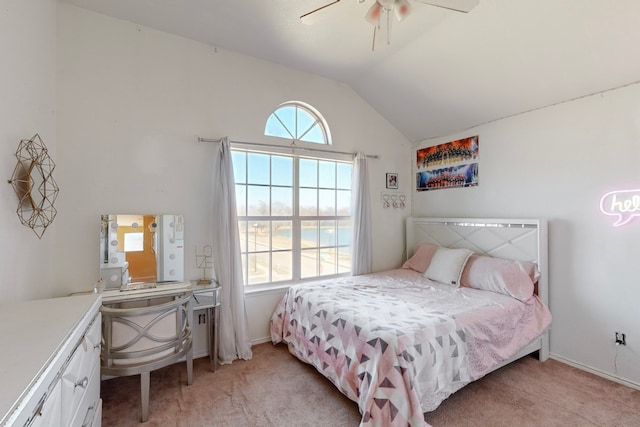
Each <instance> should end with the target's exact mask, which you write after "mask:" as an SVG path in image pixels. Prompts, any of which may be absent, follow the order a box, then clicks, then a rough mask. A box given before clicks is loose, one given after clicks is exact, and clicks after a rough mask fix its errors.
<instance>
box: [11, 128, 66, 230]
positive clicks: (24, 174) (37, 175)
mask: <svg viewBox="0 0 640 427" xmlns="http://www.w3.org/2000/svg"><path fill="white" fill-rule="evenodd" d="M16 158H17V159H18V163H17V164H16V167H15V169H14V170H13V175H12V176H11V179H10V180H9V184H11V186H12V187H13V190H14V191H15V192H16V195H17V196H18V200H19V201H18V209H17V210H16V213H17V214H18V218H20V222H21V223H22V224H23V225H26V226H27V227H29V228H31V229H32V230H33V232H34V233H36V236H38V238H39V239H40V238H42V235H43V234H44V232H45V230H46V229H47V227H48V226H49V224H51V223H52V222H53V219H54V218H55V216H56V213H57V211H56V209H55V208H54V206H53V204H54V203H55V201H56V197H58V192H59V191H60V189H59V188H58V185H57V184H56V181H55V180H54V179H53V175H52V174H53V170H54V169H55V167H56V164H55V163H54V162H53V160H52V159H51V157H50V156H49V153H48V151H47V147H46V146H45V145H44V142H43V141H42V139H41V138H40V135H38V134H35V135H34V136H33V138H31V139H23V140H21V141H20V144H19V145H18V149H17V150H16Z"/></svg>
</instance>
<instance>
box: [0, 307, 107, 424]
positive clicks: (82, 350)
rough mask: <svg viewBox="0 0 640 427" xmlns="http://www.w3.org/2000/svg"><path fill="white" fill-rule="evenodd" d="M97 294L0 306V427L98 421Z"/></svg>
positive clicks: (98, 314) (99, 419) (99, 342)
mask: <svg viewBox="0 0 640 427" xmlns="http://www.w3.org/2000/svg"><path fill="white" fill-rule="evenodd" d="M100 304H101V297H100V295H97V294H87V295H77V296H71V297H65V298H52V299H46V300H34V301H25V302H20V303H16V304H8V305H3V306H0V337H1V338H0V339H1V340H2V341H1V342H2V351H1V352H0V378H2V387H0V426H15V427H23V426H47V427H56V426H63V427H69V426H74V427H75V426H78V427H79V426H83V427H84V426H94V427H95V426H100V422H101V416H102V414H101V410H102V401H101V400H100V345H101V321H100V313H99V308H100Z"/></svg>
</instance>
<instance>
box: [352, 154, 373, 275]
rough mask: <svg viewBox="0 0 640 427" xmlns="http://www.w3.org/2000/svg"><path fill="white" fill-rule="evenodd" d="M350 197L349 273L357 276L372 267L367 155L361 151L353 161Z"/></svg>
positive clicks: (370, 269) (369, 271) (369, 270)
mask: <svg viewBox="0 0 640 427" xmlns="http://www.w3.org/2000/svg"><path fill="white" fill-rule="evenodd" d="M351 198H352V204H351V205H352V207H351V217H352V219H353V233H352V236H353V242H352V253H351V274H353V275H354V276H358V275H360V274H368V273H371V271H372V269H373V237H372V233H371V230H372V227H371V196H370V194H369V171H368V169H367V156H366V154H363V153H358V154H356V158H355V161H354V162H353V176H352V179H351Z"/></svg>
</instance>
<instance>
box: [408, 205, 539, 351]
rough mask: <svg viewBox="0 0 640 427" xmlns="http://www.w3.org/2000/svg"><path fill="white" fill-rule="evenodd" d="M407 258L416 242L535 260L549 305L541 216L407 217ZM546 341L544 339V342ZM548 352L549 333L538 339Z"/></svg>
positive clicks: (413, 249) (497, 255)
mask: <svg viewBox="0 0 640 427" xmlns="http://www.w3.org/2000/svg"><path fill="white" fill-rule="evenodd" d="M406 225H407V227H406V235H407V258H410V257H411V256H412V255H413V254H414V252H415V250H416V248H417V247H418V245H421V244H425V243H430V244H432V245H437V246H443V247H447V248H466V249H469V250H471V251H473V252H475V253H477V254H482V255H490V256H494V257H499V258H506V259H512V260H519V261H529V262H535V263H536V264H537V265H538V270H539V271H540V280H539V281H538V285H537V294H538V296H539V297H540V299H541V300H542V302H544V303H545V305H547V307H549V271H548V252H547V221H546V220H544V219H494V218H413V217H410V218H407V223H406ZM544 341H546V342H544ZM541 345H542V347H544V348H542V349H541V355H540V357H541V359H543V357H544V358H546V357H545V356H546V355H543V354H542V353H547V355H548V345H549V344H548V333H545V337H544V339H543V342H542V343H541Z"/></svg>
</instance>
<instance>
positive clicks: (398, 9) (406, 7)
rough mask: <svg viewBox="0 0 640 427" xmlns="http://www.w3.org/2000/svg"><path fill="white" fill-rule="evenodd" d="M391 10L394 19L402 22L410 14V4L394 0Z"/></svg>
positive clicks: (404, 0)
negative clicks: (393, 13)
mask: <svg viewBox="0 0 640 427" xmlns="http://www.w3.org/2000/svg"><path fill="white" fill-rule="evenodd" d="M393 10H394V12H395V14H396V19H397V20H398V21H402V20H403V19H404V18H406V17H407V15H409V13H410V12H411V4H410V3H409V1H408V0H396V4H395V6H394V9H393Z"/></svg>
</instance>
